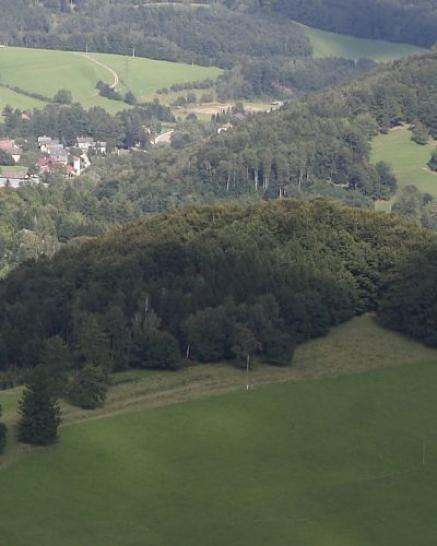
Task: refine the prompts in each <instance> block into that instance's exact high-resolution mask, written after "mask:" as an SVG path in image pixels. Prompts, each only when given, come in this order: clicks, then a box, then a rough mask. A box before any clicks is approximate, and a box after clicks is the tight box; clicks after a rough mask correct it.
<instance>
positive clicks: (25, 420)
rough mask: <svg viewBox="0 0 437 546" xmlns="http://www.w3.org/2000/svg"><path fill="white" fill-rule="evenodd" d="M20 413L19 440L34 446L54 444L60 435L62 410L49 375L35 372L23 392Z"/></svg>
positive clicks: (42, 371) (41, 371) (39, 371)
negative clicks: (53, 394)
mask: <svg viewBox="0 0 437 546" xmlns="http://www.w3.org/2000/svg"><path fill="white" fill-rule="evenodd" d="M18 412H19V414H20V415H21V418H20V421H19V423H18V438H19V440H20V441H21V442H24V443H26V444H34V445H49V444H52V443H53V442H54V441H55V440H56V439H57V435H58V427H59V424H60V422H61V410H60V407H59V405H58V402H57V400H56V399H55V398H53V396H52V389H51V384H50V381H49V380H48V375H47V373H46V372H45V371H44V370H35V371H34V372H33V373H32V375H31V377H30V379H29V381H28V383H27V384H26V388H25V390H24V392H23V396H22V398H21V400H20V402H19V407H18Z"/></svg>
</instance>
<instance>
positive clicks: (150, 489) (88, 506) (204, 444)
mask: <svg viewBox="0 0 437 546" xmlns="http://www.w3.org/2000/svg"><path fill="white" fill-rule="evenodd" d="M425 361H427V362H432V361H434V363H428V364H426V363H423V364H418V365H416V366H403V367H401V368H398V369H385V370H381V369H380V370H375V371H374V372H372V373H366V374H358V375H357V374H350V375H342V376H337V375H338V374H339V373H340V372H347V371H348V372H353V371H364V370H366V369H374V368H383V367H386V366H399V365H401V364H412V363H414V362H425ZM251 375H252V382H253V383H255V382H258V383H263V382H268V381H287V380H295V381H297V380H299V379H301V380H302V379H309V378H311V377H312V378H315V377H319V378H320V379H319V380H317V381H299V382H295V381H294V382H293V381H292V382H286V383H280V384H276V385H264V386H261V385H258V386H257V388H256V389H254V390H252V392H249V393H246V392H245V390H244V374H243V373H242V372H241V371H238V370H235V369H232V368H229V367H225V366H220V365H219V366H210V367H204V366H203V367H202V368H196V367H194V368H190V369H189V370H185V371H183V372H180V373H174V374H172V373H168V374H162V373H158V372H152V373H150V374H148V373H144V372H143V373H139V372H128V373H126V374H122V375H119V376H117V378H116V381H117V385H116V386H114V387H113V388H112V390H111V394H110V400H109V403H108V407H107V408H106V409H104V410H101V413H102V414H103V415H102V416H104V413H105V412H106V413H107V414H108V418H106V419H97V420H95V419H94V420H91V421H88V422H83V423H81V424H78V422H79V421H80V420H81V418H82V417H83V415H82V416H81V415H79V414H77V413H76V415H75V414H74V412H75V411H78V410H73V409H71V408H66V412H67V414H66V419H67V423H68V422H70V423H76V424H74V425H73V426H67V427H64V428H63V429H62V430H61V435H62V436H61V441H60V442H59V444H58V445H55V446H54V447H52V448H48V449H35V450H33V451H32V452H31V453H30V454H28V455H27V456H23V457H21V458H20V459H18V461H16V463H15V464H13V465H11V466H7V467H6V468H4V469H3V470H2V471H0V488H1V490H2V491H7V492H8V494H7V495H2V496H0V511H1V513H2V516H3V517H2V518H1V522H0V533H1V536H2V538H3V539H4V541H5V543H7V544H14V546H27V545H28V544H29V541H31V542H32V544H35V546H42V545H44V546H52V545H56V546H73V545H76V544H78V543H88V542H89V541H91V542H92V543H93V545H94V546H106V545H107V544H108V540H109V541H110V542H111V544H123V545H124V546H134V545H135V546H148V545H153V546H160V545H165V546H179V545H180V544H197V543H200V542H201V543H202V544H204V545H205V546H221V545H223V544H225V543H227V542H229V541H231V542H232V543H235V544H252V545H254V546H258V545H259V546H261V545H264V544H266V543H268V544H270V545H271V546H276V545H277V546H282V545H283V544H284V543H299V544H301V545H302V546H334V545H335V546H339V545H343V544H345V545H346V544H354V546H355V545H356V546H373V545H374V544H375V543H378V544H379V543H381V544H384V545H385V546H392V545H393V546H409V545H410V544H412V543H414V544H415V545H416V546H429V544H432V543H433V542H435V540H436V539H437V524H434V523H432V522H433V521H434V519H435V518H433V514H434V513H435V510H436V508H437V506H436V503H437V501H436V497H435V494H434V487H433V482H434V481H435V479H436V477H437V437H434V436H433V434H434V432H436V431H437V417H436V415H437V399H436V397H435V395H434V391H435V389H434V383H435V382H436V380H437V351H434V350H431V349H427V348H425V347H422V346H421V345H419V344H417V343H415V342H413V341H410V340H408V339H405V338H403V337H401V336H399V335H397V334H394V333H391V332H388V331H386V330H383V329H381V328H379V327H378V326H376V325H375V323H374V322H373V319H372V318H371V317H369V316H365V317H361V318H358V319H354V320H353V321H351V322H349V323H348V324H345V325H343V326H341V327H339V328H336V329H334V330H333V331H332V332H331V334H330V335H329V336H327V337H325V338H322V339H319V340H315V341H312V342H310V343H307V344H305V345H303V346H302V347H300V348H299V350H298V353H297V355H296V361H295V365H294V367H292V368H290V369H286V370H284V369H274V368H273V369H272V368H265V367H263V366H258V367H257V369H256V370H254V371H253V372H252V373H251ZM326 375H331V376H332V375H335V376H337V377H335V378H331V379H328V378H327V377H325V378H324V379H323V378H322V377H323V376H326ZM230 389H234V390H235V389H237V390H238V392H234V393H232V394H227V395H225V396H214V397H203V398H200V399H197V400H191V401H188V402H187V403H184V404H182V403H178V402H180V401H182V400H184V399H187V398H193V397H196V396H199V395H200V394H202V393H203V394H207V393H219V392H223V390H230ZM17 396H18V391H8V392H7V393H0V399H1V401H2V404H3V405H4V407H5V410H6V412H5V413H6V415H7V416H9V417H10V416H11V415H12V410H13V405H14V403H15V402H14V401H15V399H16V398H17ZM141 397H142V399H141ZM129 402H132V406H131V407H130V406H129ZM168 404H172V405H171V406H169V407H160V408H155V409H153V410H150V411H129V412H126V410H129V409H131V410H132V409H141V407H143V408H145V407H148V406H149V407H150V406H159V405H168ZM412 407H414V412H413V411H411V408H412ZM120 411H122V412H124V414H123V415H121V414H120V415H117V413H118V412H120ZM110 414H112V415H110ZM88 415H89V414H88ZM91 415H93V416H94V417H98V416H99V414H98V413H97V414H91ZM422 438H426V439H427V457H426V460H425V462H426V464H425V466H423V465H422V445H423V444H422ZM29 484H32V487H29ZM65 514H68V517H65ZM412 514H414V518H412V517H411V515H412ZM411 521H414V525H412V524H411ZM419 530H420V532H419Z"/></svg>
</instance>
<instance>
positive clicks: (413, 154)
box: [372, 128, 437, 197]
mask: <svg viewBox="0 0 437 546" xmlns="http://www.w3.org/2000/svg"><path fill="white" fill-rule="evenodd" d="M434 148H435V144H434V143H429V144H427V145H425V146H420V145H419V144H416V143H415V142H413V141H412V140H411V132H410V131H409V130H408V129H407V128H399V129H394V130H392V131H390V132H389V134H388V135H378V136H377V137H376V138H375V139H374V140H373V143H372V162H373V163H376V162H378V161H385V162H386V163H389V164H390V165H391V166H392V168H393V171H394V173H395V175H396V177H397V179H398V183H399V187H400V188H403V187H404V186H407V185H409V184H412V185H414V186H416V187H417V188H418V189H419V190H420V191H421V192H427V193H429V194H431V195H432V196H433V197H437V174H435V173H433V172H432V171H430V170H429V169H428V168H427V163H428V161H429V159H430V157H431V154H432V152H433V150H434Z"/></svg>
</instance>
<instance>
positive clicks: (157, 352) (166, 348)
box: [135, 332, 182, 370]
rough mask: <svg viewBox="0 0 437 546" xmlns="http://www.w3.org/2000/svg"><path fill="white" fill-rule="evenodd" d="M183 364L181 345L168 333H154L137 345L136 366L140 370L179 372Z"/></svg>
mask: <svg viewBox="0 0 437 546" xmlns="http://www.w3.org/2000/svg"><path fill="white" fill-rule="evenodd" d="M181 363H182V362H181V353H180V350H179V343H178V342H177V340H176V338H174V337H173V336H172V335H171V334H169V333H167V332H154V333H153V334H150V335H149V336H147V337H146V338H145V339H144V340H142V341H141V342H140V343H139V344H138V345H137V351H136V362H135V364H136V366H137V367H139V368H149V369H154V370H157V369H161V370H177V369H178V368H180V367H181Z"/></svg>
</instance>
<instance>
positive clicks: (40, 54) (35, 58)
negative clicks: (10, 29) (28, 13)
mask: <svg viewBox="0 0 437 546" xmlns="http://www.w3.org/2000/svg"><path fill="white" fill-rule="evenodd" d="M96 61H97V62H96ZM111 71H114V72H115V73H116V74H117V77H118V79H119V82H120V83H119V85H118V86H117V88H118V89H119V90H120V91H121V92H122V93H125V92H126V91H127V90H131V91H132V92H133V93H134V94H135V95H136V96H137V98H138V99H141V100H144V99H150V98H151V96H152V95H153V93H154V92H155V91H157V90H158V89H160V88H163V87H167V86H170V85H172V84H175V83H184V82H191V81H197V80H204V79H206V78H212V79H215V78H216V77H217V76H218V75H219V74H220V70H219V69H218V68H215V67H203V66H196V65H188V64H182V63H171V62H167V61H155V60H151V59H143V58H132V57H127V56H126V57H124V56H120V55H106V54H90V55H89V56H88V57H87V56H85V54H82V53H72V52H68V51H52V50H42V49H25V48H16V47H7V48H1V49H0V84H6V85H9V86H16V87H19V88H21V89H23V90H24V91H27V92H31V93H38V94H40V95H43V96H45V97H53V96H54V95H55V94H56V92H57V91H58V90H59V89H60V88H66V89H69V90H71V92H72V93H73V97H74V100H76V101H78V102H80V103H81V104H82V105H83V106H84V107H91V106H102V107H103V108H106V109H107V110H108V111H110V112H113V113H115V112H117V111H119V110H122V109H124V108H127V105H126V104H125V103H123V102H116V101H112V100H108V99H105V98H103V97H100V96H99V95H98V93H97V91H96V83H97V82H98V81H99V80H103V81H105V82H106V83H108V84H112V83H114V81H115V78H116V76H115V74H114V72H111ZM6 104H11V105H12V106H14V107H18V108H34V107H38V106H42V105H43V104H44V103H43V102H42V101H39V100H37V99H34V98H31V97H28V96H26V95H23V94H20V93H15V92H14V91H11V90H10V89H7V88H5V87H1V86H0V108H3V107H4V106H6Z"/></svg>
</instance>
